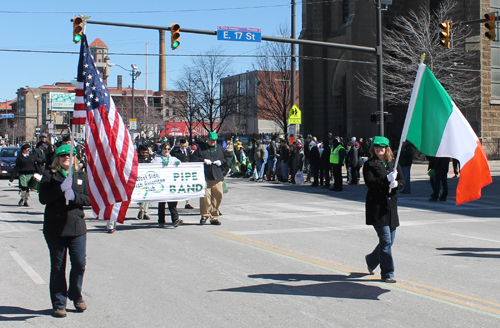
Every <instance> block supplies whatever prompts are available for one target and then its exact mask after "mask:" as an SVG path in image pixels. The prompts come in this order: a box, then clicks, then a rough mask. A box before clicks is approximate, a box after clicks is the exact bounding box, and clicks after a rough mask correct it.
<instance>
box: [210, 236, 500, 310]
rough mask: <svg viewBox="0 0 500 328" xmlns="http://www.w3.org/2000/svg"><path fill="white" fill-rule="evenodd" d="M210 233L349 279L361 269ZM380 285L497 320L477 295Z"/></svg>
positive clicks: (493, 305) (407, 284)
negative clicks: (330, 271)
mask: <svg viewBox="0 0 500 328" xmlns="http://www.w3.org/2000/svg"><path fill="white" fill-rule="evenodd" d="M213 234H214V235H217V236H219V237H222V238H225V239H229V240H232V241H234V242H237V243H240V244H244V245H247V246H251V247H254V248H257V249H260V250H263V251H266V252H269V253H272V254H275V255H281V256H285V257H288V258H290V259H293V260H297V261H301V262H304V263H307V264H312V265H315V266H318V267H321V268H326V269H329V270H332V271H336V272H337V273H341V274H346V275H347V276H350V278H352V277H353V274H354V276H355V275H356V273H359V272H360V271H363V270H362V269H360V268H356V267H353V266H350V265H347V264H343V263H338V262H334V261H331V260H328V259H324V258H321V257H317V256H314V255H311V254H306V253H303V252H299V251H296V250H292V249H289V248H286V247H281V246H278V245H273V244H270V243H266V242H263V241H260V240H257V239H253V238H248V237H245V236H241V235H237V234H233V233H230V232H227V231H226V232H213ZM358 279H359V280H366V281H367V282H370V281H373V276H369V275H367V276H363V275H361V274H360V275H359V278H358ZM384 287H387V288H391V289H395V290H400V291H403V292H406V293H409V294H413V295H417V296H420V297H425V298H428V299H431V300H434V301H438V302H442V303H446V304H449V305H453V306H456V307H460V308H463V309H467V310H471V311H474V312H478V313H482V314H486V315H489V316H492V317H495V318H498V319H500V304H498V303H494V302H490V301H487V300H483V299H480V298H477V297H472V296H467V295H463V294H459V293H455V292H451V291H447V290H444V289H440V288H436V287H432V286H427V285H424V284H420V283H417V282H412V281H407V280H399V279H398V283H396V284H384Z"/></svg>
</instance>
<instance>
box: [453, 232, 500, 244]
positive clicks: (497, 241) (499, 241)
mask: <svg viewBox="0 0 500 328" xmlns="http://www.w3.org/2000/svg"><path fill="white" fill-rule="evenodd" d="M451 235H452V236H458V237H465V238H471V239H478V240H484V241H491V242H494V243H500V240H493V239H486V238H479V237H472V236H466V235H459V234H456V233H452V234H451Z"/></svg>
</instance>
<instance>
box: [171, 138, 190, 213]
mask: <svg viewBox="0 0 500 328" xmlns="http://www.w3.org/2000/svg"><path fill="white" fill-rule="evenodd" d="M170 154H171V155H172V156H174V157H177V158H178V159H179V160H180V161H181V162H182V163H185V162H189V156H190V155H191V151H190V150H189V149H188V142H187V140H186V138H182V139H181V140H180V141H179V145H176V146H174V147H173V148H172V150H171V151H170ZM184 208H185V209H187V210H192V209H194V207H193V206H192V205H191V204H189V200H186V205H184Z"/></svg>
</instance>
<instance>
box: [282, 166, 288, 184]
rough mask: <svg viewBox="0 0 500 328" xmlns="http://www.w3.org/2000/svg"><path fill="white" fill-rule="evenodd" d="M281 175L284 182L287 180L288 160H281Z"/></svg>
mask: <svg viewBox="0 0 500 328" xmlns="http://www.w3.org/2000/svg"><path fill="white" fill-rule="evenodd" d="M281 176H282V177H283V181H284V182H288V161H286V162H285V161H281Z"/></svg>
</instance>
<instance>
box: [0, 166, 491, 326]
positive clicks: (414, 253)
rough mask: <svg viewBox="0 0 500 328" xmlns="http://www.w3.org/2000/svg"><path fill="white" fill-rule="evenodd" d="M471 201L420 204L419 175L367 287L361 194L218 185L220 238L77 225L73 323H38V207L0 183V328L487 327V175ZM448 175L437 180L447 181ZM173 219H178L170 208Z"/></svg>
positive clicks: (194, 228) (46, 309) (42, 281)
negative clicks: (388, 253)
mask: <svg viewBox="0 0 500 328" xmlns="http://www.w3.org/2000/svg"><path fill="white" fill-rule="evenodd" d="M490 166H491V169H492V175H493V179H494V182H493V184H491V185H489V186H487V187H486V188H484V189H483V197H482V198H481V199H480V200H477V201H474V202H471V203H467V204H464V205H461V206H455V204H454V200H455V188H456V184H457V179H450V180H449V183H450V196H449V197H448V201H447V202H439V203H430V202H428V198H429V194H430V193H431V190H430V185H429V183H428V182H427V176H426V174H425V173H426V167H425V166H424V165H414V166H413V169H412V176H413V177H412V193H411V194H410V195H400V198H399V213H400V219H401V222H402V224H401V226H400V227H399V228H398V230H397V235H396V241H395V245H394V247H393V253H394V258H395V264H396V278H397V280H398V282H397V283H396V284H386V283H383V282H381V281H380V276H379V275H378V273H379V272H378V270H377V273H376V275H373V276H370V275H369V274H368V273H367V271H366V266H365V263H364V255H365V254H367V253H369V252H370V251H371V250H372V249H373V247H375V245H376V243H377V237H376V234H375V231H374V230H373V228H372V227H371V226H366V225H365V224H364V197H365V193H366V187H365V186H364V185H358V186H344V192H342V193H336V192H332V191H328V190H325V189H321V188H313V187H310V186H307V185H300V186H297V185H290V184H287V185H283V184H279V183H268V182H264V183H255V182H249V181H248V180H246V179H245V180H243V179H231V178H229V179H227V184H228V186H229V192H228V193H227V194H225V196H224V200H223V203H222V207H221V210H222V212H223V216H222V217H221V221H222V225H221V226H211V225H205V226H200V225H199V224H198V222H199V219H200V216H199V212H198V208H199V205H198V202H197V201H191V203H192V204H193V205H194V206H195V207H196V209H195V210H185V209H184V208H183V205H184V203H180V204H179V207H180V208H182V209H181V210H180V213H181V218H182V219H183V220H184V222H185V224H184V225H182V226H180V227H178V228H175V229H174V228H170V227H169V228H168V229H160V228H158V224H157V223H156V219H157V217H156V204H152V209H151V214H152V215H151V216H152V221H139V220H135V219H134V218H135V216H136V215H137V212H138V208H137V206H135V205H134V206H132V208H131V209H129V212H128V219H127V220H126V221H125V224H124V225H119V227H118V231H117V232H116V233H115V234H107V233H106V232H105V224H104V223H103V222H102V221H96V220H93V219H88V220H87V225H88V228H89V233H88V242H87V270H86V273H85V278H84V286H83V295H84V298H85V300H86V301H87V304H88V310H87V311H86V312H85V313H77V312H75V311H74V310H73V305H72V304H68V309H69V313H68V316H67V318H62V319H57V318H53V317H51V315H50V314H51V304H50V298H49V292H48V281H49V270H50V267H49V255H48V250H47V247H46V244H45V241H44V238H43V235H42V232H41V228H42V222H43V206H42V205H41V204H39V203H38V201H37V199H36V195H35V197H34V198H32V199H31V201H30V204H31V207H29V208H25V207H19V206H17V201H18V200H19V198H18V195H17V190H16V188H13V187H9V186H8V185H7V182H8V181H7V180H1V181H0V327H2V328H3V327H24V326H33V327H468V328H470V327H499V326H500V293H499V290H500V280H499V278H498V272H499V269H500V265H499V262H498V260H499V258H500V239H499V238H498V231H500V219H499V217H498V213H499V209H500V202H499V191H500V190H499V189H500V188H499V185H500V184H499V182H500V181H499V180H500V163H498V162H490ZM451 176H452V174H450V175H449V177H451ZM181 205H182V206H181Z"/></svg>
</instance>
